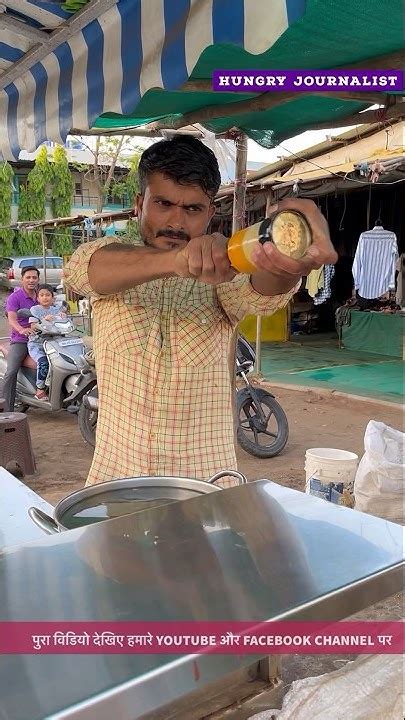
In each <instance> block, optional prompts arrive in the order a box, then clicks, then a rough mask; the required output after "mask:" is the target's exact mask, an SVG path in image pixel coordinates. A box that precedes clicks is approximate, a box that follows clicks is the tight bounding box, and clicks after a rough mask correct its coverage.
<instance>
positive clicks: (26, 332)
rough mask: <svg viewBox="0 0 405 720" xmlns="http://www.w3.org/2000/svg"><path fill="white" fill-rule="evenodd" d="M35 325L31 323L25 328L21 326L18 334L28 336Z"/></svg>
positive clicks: (32, 331) (33, 330)
mask: <svg viewBox="0 0 405 720" xmlns="http://www.w3.org/2000/svg"><path fill="white" fill-rule="evenodd" d="M35 327H36V326H33V325H31V327H27V328H23V327H21V329H20V330H19V331H18V332H19V333H20V335H25V337H29V336H30V335H32V334H33V333H34V332H35Z"/></svg>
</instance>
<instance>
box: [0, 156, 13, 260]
mask: <svg viewBox="0 0 405 720" xmlns="http://www.w3.org/2000/svg"><path fill="white" fill-rule="evenodd" d="M13 175H14V173H13V169H12V167H11V165H9V164H8V162H2V163H0V255H10V253H11V250H12V246H13V239H14V231H13V230H6V229H2V228H5V226H7V225H10V223H11V201H12V196H13V186H12V179H13Z"/></svg>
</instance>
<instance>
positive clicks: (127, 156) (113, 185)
mask: <svg viewBox="0 0 405 720" xmlns="http://www.w3.org/2000/svg"><path fill="white" fill-rule="evenodd" d="M80 142H81V143H82V144H83V138H80ZM86 147H87V149H88V150H90V152H91V153H92V155H93V157H94V162H93V164H92V165H91V166H90V167H87V171H86V172H85V177H86V178H87V179H88V180H89V181H90V183H91V185H92V193H91V194H92V195H93V196H94V197H95V198H96V212H97V213H101V212H102V211H103V206H104V204H105V201H106V199H107V198H108V196H109V194H110V193H111V194H114V195H116V196H117V197H124V195H125V194H126V193H127V192H128V191H129V194H130V195H131V198H130V199H131V201H132V199H133V197H134V195H135V193H136V192H137V187H138V185H137V178H138V174H137V168H138V164H139V158H140V154H141V152H142V151H141V150H140V149H139V148H138V147H137V146H136V145H134V141H133V138H131V137H126V136H125V135H119V136H116V137H107V138H106V137H104V138H103V137H100V136H99V137H97V138H96V141H95V146H94V147H91V146H90V145H86ZM131 153H132V156H131ZM117 165H120V166H121V167H129V168H130V169H129V173H128V175H127V178H128V180H127V179H126V178H125V177H123V178H122V179H121V180H120V181H117V180H116V179H115V172H116V168H117ZM77 167H78V169H80V170H82V171H83V170H84V168H85V166H83V165H80V166H77Z"/></svg>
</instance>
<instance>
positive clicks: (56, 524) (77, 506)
mask: <svg viewBox="0 0 405 720" xmlns="http://www.w3.org/2000/svg"><path fill="white" fill-rule="evenodd" d="M223 477H235V478H237V479H238V480H239V484H240V485H242V484H244V483H247V479H246V477H245V476H244V475H243V474H242V473H240V472H237V471H236V470H221V472H218V473H216V475H213V476H212V477H211V478H210V479H209V480H208V481H207V482H205V481H203V480H193V479H191V478H180V477H147V476H145V477H135V478H121V479H118V480H110V481H109V482H104V483H99V484H97V485H90V486H89V487H86V488H83V490H78V491H77V492H74V493H71V494H70V495H68V496H67V497H65V498H63V500H61V501H60V502H59V503H58V504H57V505H56V507H55V510H54V517H53V518H52V517H50V516H49V515H47V514H46V513H44V512H43V511H42V510H39V509H38V508H35V507H32V508H30V509H29V510H28V514H29V516H30V517H31V519H32V520H33V521H34V522H35V524H36V525H38V527H40V528H41V529H42V530H44V532H46V533H47V534H48V535H53V534H55V533H58V532H61V531H63V530H73V529H74V528H78V527H83V526H85V525H91V524H93V523H98V522H101V521H102V520H111V519H112V518H116V517H121V516H122V515H129V514H131V513H134V512H142V510H148V509H150V508H152V507H159V506H160V505H167V504H168V503H172V502H178V501H179V500H188V499H190V498H192V497H196V496H197V495H204V494H206V493H211V492H216V491H217V490H221V489H222V488H220V487H217V486H216V485H215V484H214V483H215V482H216V481H217V480H219V479H220V478H223Z"/></svg>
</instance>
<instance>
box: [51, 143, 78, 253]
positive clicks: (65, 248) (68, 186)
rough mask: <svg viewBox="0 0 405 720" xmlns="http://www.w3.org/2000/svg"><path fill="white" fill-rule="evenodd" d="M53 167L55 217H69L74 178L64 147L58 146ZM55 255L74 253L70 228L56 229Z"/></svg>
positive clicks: (52, 190) (53, 208)
mask: <svg viewBox="0 0 405 720" xmlns="http://www.w3.org/2000/svg"><path fill="white" fill-rule="evenodd" d="M52 161H53V162H52V165H51V207H52V215H53V217H56V218H57V217H68V216H69V215H70V213H71V208H72V196H73V178H72V174H71V172H70V170H69V162H68V159H67V154H66V150H65V148H64V147H61V146H60V145H57V146H56V147H55V150H54V151H53V157H52ZM52 250H53V252H54V253H55V255H67V254H69V253H71V252H72V231H71V229H70V228H55V236H54V238H53V239H52Z"/></svg>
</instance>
